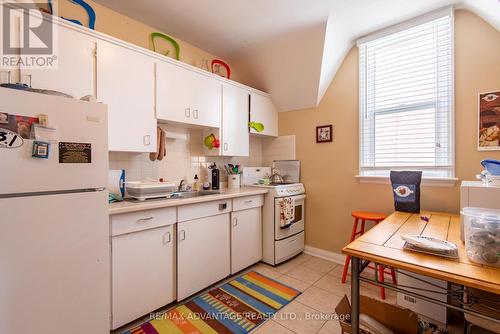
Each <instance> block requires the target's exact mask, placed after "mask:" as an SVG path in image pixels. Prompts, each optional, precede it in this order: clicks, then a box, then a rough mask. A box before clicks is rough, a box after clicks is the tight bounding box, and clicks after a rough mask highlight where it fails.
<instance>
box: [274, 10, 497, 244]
mask: <svg viewBox="0 0 500 334" xmlns="http://www.w3.org/2000/svg"><path fill="white" fill-rule="evenodd" d="M499 55H500V32H498V31H497V30H495V29H494V28H493V27H492V26H490V25H488V24H487V23H486V22H484V21H483V20H482V19H480V18H479V17H477V16H475V15H474V14H472V13H470V12H467V11H463V10H460V11H457V12H456V18H455V85H456V87H455V104H456V106H455V117H456V124H455V132H456V176H457V177H458V178H459V179H460V180H473V179H475V175H476V174H477V173H478V172H480V171H481V169H482V168H481V166H480V161H481V160H482V159H484V158H488V157H489V158H494V159H500V152H499V151H496V152H490V153H484V152H478V151H477V150H476V135H477V94H478V93H479V92H485V91H489V90H495V89H496V90H497V89H499V88H500V56H499ZM324 124H333V128H334V130H333V143H328V144H316V143H315V127H316V126H317V125H324ZM279 133H280V135H289V134H295V135H296V137H297V140H296V147H297V158H298V159H300V160H301V161H302V180H303V182H304V183H305V186H306V189H307V208H306V209H307V216H306V226H307V227H306V244H307V245H310V246H313V247H317V248H321V249H325V250H329V251H333V252H340V250H341V249H342V247H343V246H344V245H345V244H346V242H347V240H348V238H349V235H350V231H351V228H352V219H351V217H350V212H351V211H353V210H370V211H380V212H386V213H389V212H391V211H392V210H393V200H392V194H391V190H390V186H389V185H383V184H366V183H359V182H357V180H356V179H355V178H354V176H355V175H356V174H357V173H358V50H357V48H356V47H354V48H353V49H352V50H351V51H350V52H349V54H348V55H347V57H346V59H345V60H344V63H343V65H342V66H341V68H340V70H339V72H338V73H337V75H336V77H335V79H334V81H333V82H332V84H331V85H330V87H329V88H328V90H327V92H326V94H325V96H324V98H323V100H322V101H321V103H320V105H319V107H317V108H313V109H305V110H300V111H293V112H286V113H280V115H279ZM459 194H460V189H459V184H457V186H455V187H452V188H437V187H427V186H426V187H423V188H422V199H421V202H422V208H423V209H427V210H439V211H447V212H458V211H459ZM499 200H500V199H499Z"/></svg>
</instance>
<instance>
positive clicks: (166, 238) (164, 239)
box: [163, 232, 172, 245]
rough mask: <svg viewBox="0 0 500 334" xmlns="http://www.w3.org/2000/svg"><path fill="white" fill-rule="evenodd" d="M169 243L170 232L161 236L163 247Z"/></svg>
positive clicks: (170, 238)
mask: <svg viewBox="0 0 500 334" xmlns="http://www.w3.org/2000/svg"><path fill="white" fill-rule="evenodd" d="M171 241H172V235H171V234H170V232H167V233H165V234H164V235H163V244H164V245H166V244H169V243H170V242H171Z"/></svg>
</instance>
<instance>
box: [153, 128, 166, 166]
mask: <svg viewBox="0 0 500 334" xmlns="http://www.w3.org/2000/svg"><path fill="white" fill-rule="evenodd" d="M166 156H167V135H166V133H165V130H163V129H162V128H160V127H157V128H156V152H151V153H149V160H151V161H156V160H162V159H163V158H164V157H166Z"/></svg>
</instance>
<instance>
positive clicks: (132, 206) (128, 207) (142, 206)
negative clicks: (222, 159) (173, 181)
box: [109, 187, 269, 215]
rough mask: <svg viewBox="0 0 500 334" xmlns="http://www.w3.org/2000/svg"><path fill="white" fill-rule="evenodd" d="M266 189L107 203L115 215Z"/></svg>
mask: <svg viewBox="0 0 500 334" xmlns="http://www.w3.org/2000/svg"><path fill="white" fill-rule="evenodd" d="M268 192H269V190H268V189H264V188H258V187H242V188H239V189H224V190H221V193H220V194H214V195H206V196H199V197H191V198H168V199H167V198H165V199H152V200H145V201H142V202H141V201H134V202H131V201H123V202H118V203H112V204H110V205H109V214H110V215H117V214H121V213H128V212H135V211H142V210H150V209H160V208H168V207H172V206H181V205H187V204H195V203H202V202H210V201H217V200H221V199H230V198H236V197H244V196H252V195H262V194H267V193H268Z"/></svg>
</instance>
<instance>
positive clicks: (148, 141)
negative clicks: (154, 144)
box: [142, 135, 151, 146]
mask: <svg viewBox="0 0 500 334" xmlns="http://www.w3.org/2000/svg"><path fill="white" fill-rule="evenodd" d="M142 141H143V143H144V145H146V146H149V145H151V136H150V135H145V136H144V137H143V138H142Z"/></svg>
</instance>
